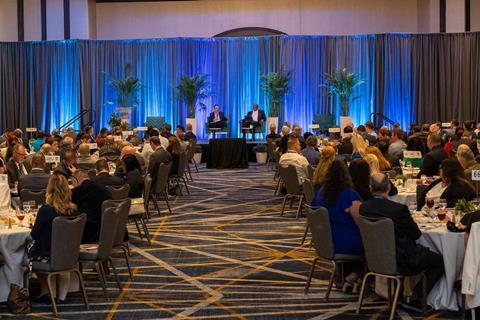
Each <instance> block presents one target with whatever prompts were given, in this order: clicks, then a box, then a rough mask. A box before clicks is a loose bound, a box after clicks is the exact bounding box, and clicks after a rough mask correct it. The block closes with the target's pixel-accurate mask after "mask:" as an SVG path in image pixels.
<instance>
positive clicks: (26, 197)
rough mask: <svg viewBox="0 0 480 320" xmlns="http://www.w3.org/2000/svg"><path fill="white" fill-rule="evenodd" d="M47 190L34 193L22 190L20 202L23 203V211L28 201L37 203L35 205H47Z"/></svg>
mask: <svg viewBox="0 0 480 320" xmlns="http://www.w3.org/2000/svg"><path fill="white" fill-rule="evenodd" d="M45 194H46V191H45V190H41V191H33V190H29V189H22V190H20V201H21V203H22V209H23V203H24V202H26V201H35V205H37V206H40V205H43V204H45Z"/></svg>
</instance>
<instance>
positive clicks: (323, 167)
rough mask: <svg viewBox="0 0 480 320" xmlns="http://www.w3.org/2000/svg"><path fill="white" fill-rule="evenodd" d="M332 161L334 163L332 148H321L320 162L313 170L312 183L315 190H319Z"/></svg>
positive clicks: (333, 150)
mask: <svg viewBox="0 0 480 320" xmlns="http://www.w3.org/2000/svg"><path fill="white" fill-rule="evenodd" d="M333 161H335V149H334V148H333V147H332V146H326V147H323V149H322V151H321V157H320V162H319V163H318V165H317V167H316V168H315V172H314V174H313V179H312V183H313V185H314V186H315V188H317V189H318V188H320V187H321V186H322V184H323V181H324V180H325V177H326V176H327V171H328V169H330V166H331V165H332V163H333Z"/></svg>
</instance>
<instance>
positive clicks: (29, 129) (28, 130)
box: [25, 128, 37, 132]
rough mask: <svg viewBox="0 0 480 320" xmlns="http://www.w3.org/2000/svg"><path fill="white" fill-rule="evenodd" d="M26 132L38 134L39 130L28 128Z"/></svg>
mask: <svg viewBox="0 0 480 320" xmlns="http://www.w3.org/2000/svg"><path fill="white" fill-rule="evenodd" d="M25 131H27V132H37V128H26V129H25Z"/></svg>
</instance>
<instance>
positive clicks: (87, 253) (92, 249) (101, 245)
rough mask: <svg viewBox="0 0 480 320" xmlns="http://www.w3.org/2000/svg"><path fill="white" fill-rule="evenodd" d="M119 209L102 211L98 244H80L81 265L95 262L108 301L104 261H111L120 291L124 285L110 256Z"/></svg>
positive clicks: (106, 262)
mask: <svg viewBox="0 0 480 320" xmlns="http://www.w3.org/2000/svg"><path fill="white" fill-rule="evenodd" d="M117 210H118V209H115V208H111V207H110V208H106V209H105V211H103V212H102V225H101V227H100V237H99V239H98V244H82V245H81V246H80V257H79V260H80V265H83V264H85V263H94V264H95V269H96V270H97V274H98V279H99V281H100V284H101V286H102V289H103V295H104V296H105V299H106V300H107V301H108V295H107V278H106V273H105V268H104V263H105V264H108V263H110V265H111V266H112V269H113V272H114V274H115V279H116V281H117V285H118V288H119V290H120V291H121V290H122V287H121V286H120V280H119V279H118V273H117V270H116V268H115V265H114V264H113V262H112V259H111V258H110V255H111V254H112V248H113V244H114V241H115V234H116V232H112V230H117V224H118V220H119V214H118V212H116V211H117Z"/></svg>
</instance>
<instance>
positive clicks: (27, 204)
mask: <svg viewBox="0 0 480 320" xmlns="http://www.w3.org/2000/svg"><path fill="white" fill-rule="evenodd" d="M31 208H32V207H31V203H30V201H25V202H24V203H23V211H24V212H25V214H28V213H29V212H30V209H31Z"/></svg>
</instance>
